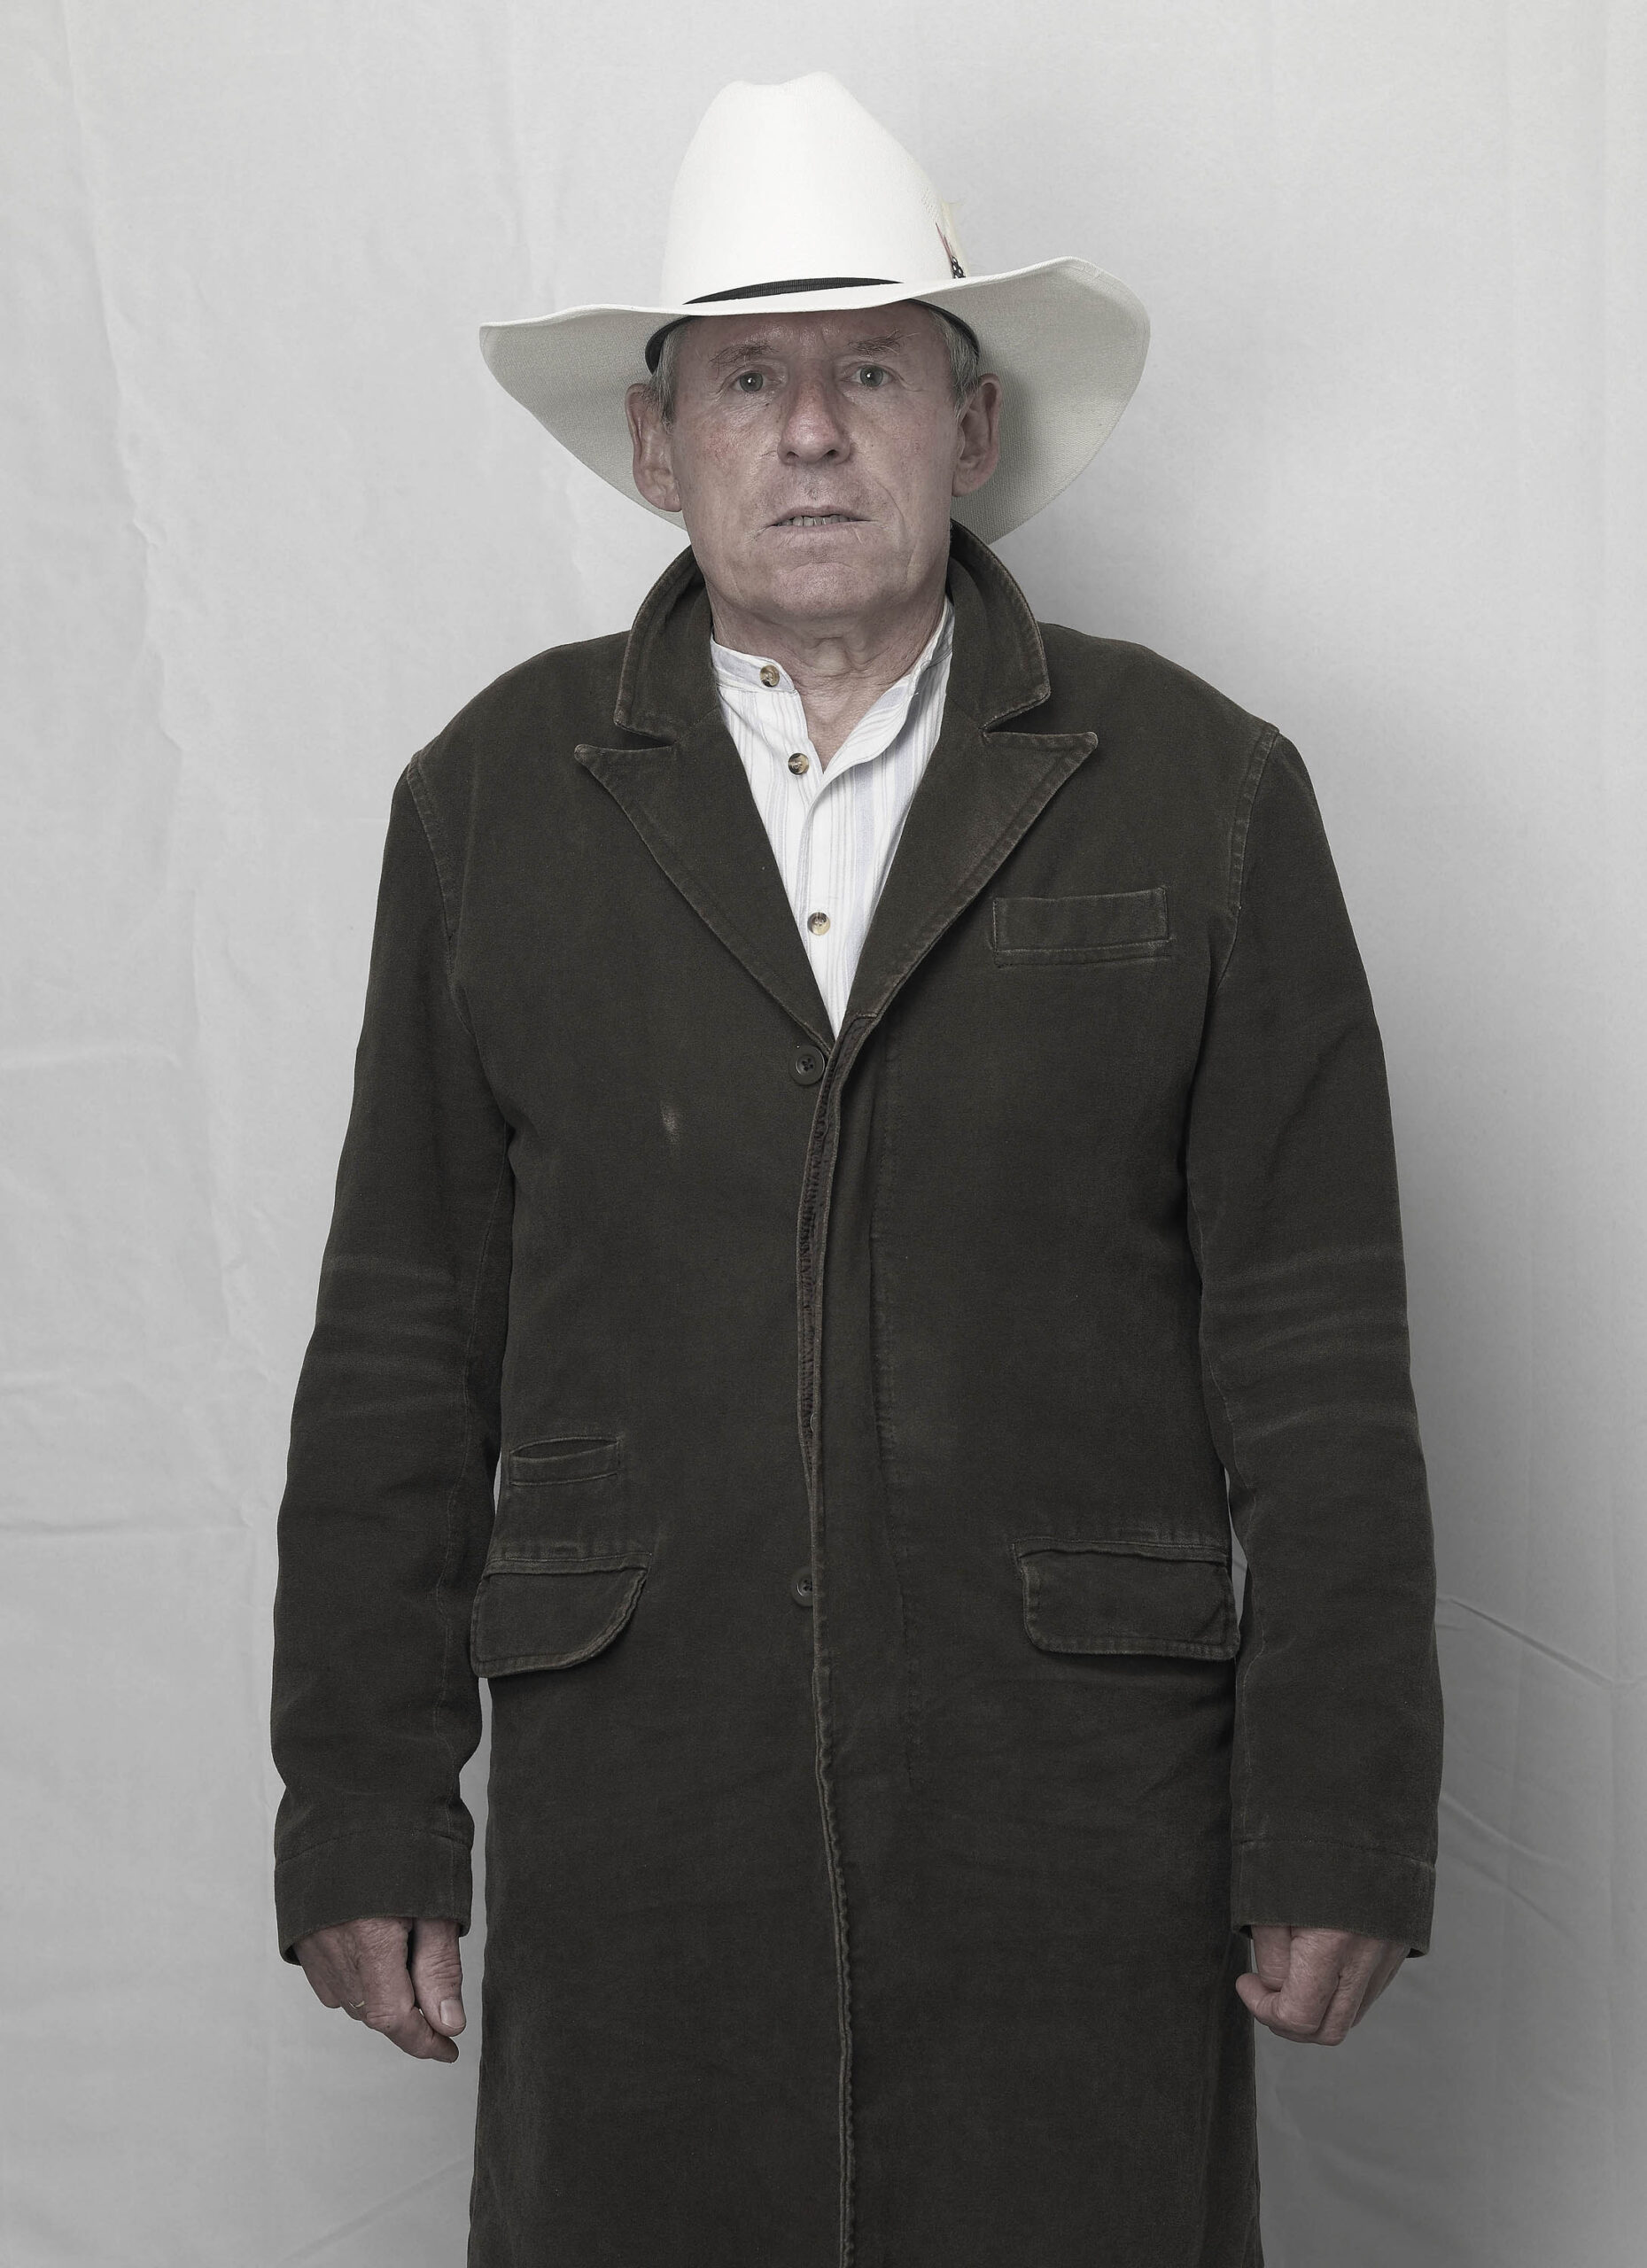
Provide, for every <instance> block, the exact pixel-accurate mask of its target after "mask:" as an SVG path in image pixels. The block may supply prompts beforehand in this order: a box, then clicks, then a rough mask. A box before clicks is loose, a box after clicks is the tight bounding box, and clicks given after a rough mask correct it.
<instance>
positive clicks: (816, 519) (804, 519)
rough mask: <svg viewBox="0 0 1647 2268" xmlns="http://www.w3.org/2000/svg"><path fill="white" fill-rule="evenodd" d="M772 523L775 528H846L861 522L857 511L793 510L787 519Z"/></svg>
mask: <svg viewBox="0 0 1647 2268" xmlns="http://www.w3.org/2000/svg"><path fill="white" fill-rule="evenodd" d="M858 525H860V522H859V520H858V515H857V513H856V512H791V513H790V514H789V517H788V518H787V519H782V520H774V521H773V527H775V528H846V527H857V526H858Z"/></svg>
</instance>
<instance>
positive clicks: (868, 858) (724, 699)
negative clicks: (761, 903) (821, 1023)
mask: <svg viewBox="0 0 1647 2268" xmlns="http://www.w3.org/2000/svg"><path fill="white" fill-rule="evenodd" d="M954 622H955V610H954V607H953V605H952V602H950V600H949V599H948V598H947V597H946V598H945V599H944V611H943V614H942V615H941V616H940V617H939V618H938V625H937V627H936V630H935V631H934V632H933V633H932V635H931V637H930V638H929V639H928V641H927V643H926V646H925V649H923V651H922V652H921V656H920V657H919V658H918V659H917V660H916V662H915V663H914V664H913V667H912V668H911V669H910V670H909V671H908V672H907V673H906V674H905V676H903V677H901V678H899V680H898V681H897V684H896V685H890V686H888V687H887V689H886V691H885V692H884V693H883V694H882V695H881V697H880V699H879V700H878V701H877V702H876V703H875V704H874V707H873V708H872V709H871V710H870V711H868V713H867V715H866V716H864V717H860V718H859V719H858V723H857V724H856V725H854V726H853V727H852V729H851V732H850V733H849V734H848V735H847V737H846V739H845V740H844V741H843V742H842V743H841V746H840V748H839V749H838V750H836V752H835V755H834V756H832V757H830V759H829V764H828V768H827V770H826V769H825V768H824V767H823V766H822V765H820V763H819V761H818V751H817V750H816V749H815V748H814V747H813V745H812V735H811V734H809V733H808V731H807V729H806V711H805V709H804V706H803V705H802V702H801V696H800V694H799V693H798V691H797V690H796V685H795V680H794V679H793V678H792V677H791V676H790V675H789V672H788V670H786V669H783V668H782V667H781V666H780V664H778V663H776V662H774V661H773V659H772V657H771V656H769V655H765V654H742V653H739V652H738V651H737V650H736V649H735V648H734V647H731V646H723V645H721V644H720V643H719V641H718V640H716V639H715V638H714V637H712V636H711V639H710V641H709V652H710V660H711V664H713V667H714V672H715V685H716V689H717V691H718V692H719V695H720V711H721V714H722V716H723V717H725V718H726V730H727V731H728V732H729V733H730V734H731V735H732V740H733V745H734V747H735V748H736V750H737V751H738V754H739V756H740V757H742V759H743V769H744V771H745V772H746V773H748V774H749V781H750V788H751V790H752V791H753V793H754V796H755V807H756V809H757V811H758V812H759V813H760V815H761V820H762V823H763V825H764V826H765V829H766V833H767V835H768V837H769V839H770V840H771V843H772V847H773V855H774V856H775V857H776V858H777V861H778V871H779V873H780V874H781V875H782V876H783V885H784V888H785V889H786V890H787V891H788V892H789V904H790V906H791V907H792V909H793V911H794V913H795V919H796V924H797V926H798V928H799V929H800V933H801V940H802V943H803V944H804V945H805V947H806V951H807V955H808V958H809V959H811V961H812V974H813V975H814V976H815V977H816V978H817V980H818V990H820V992H821V993H822V995H823V999H824V1006H825V1007H827V1009H828V1011H829V1021H830V1024H831V1026H832V1028H833V1029H835V1030H836V1031H838V1030H839V1029H840V1027H841V1016H842V1012H843V1009H844V1008H845V1006H846V999H847V995H848V993H849V992H850V991H851V989H852V975H853V971H854V970H855V969H856V968H857V967H858V954H859V952H860V951H862V950H863V943H864V939H865V937H866V936H867V934H868V930H869V921H870V916H871V915H872V914H873V913H874V910H875V904H876V901H877V900H878V898H879V897H880V896H881V890H882V885H883V883H884V882H885V881H886V878H887V872H888V869H889V868H890V866H891V864H892V854H893V852H894V851H895V850H897V841H898V836H899V835H901V834H902V832H903V828H904V819H905V813H906V812H907V811H908V809H909V802H910V797H911V796H913V794H914V792H915V789H916V788H918V787H919V786H920V784H921V774H922V773H923V772H924V771H925V770H926V768H927V758H928V757H929V756H930V755H931V753H932V749H933V743H934V742H936V739H937V736H938V727H939V726H940V725H941V724H942V723H943V721H944V694H945V692H946V691H947V690H948V687H949V673H950V651H951V647H952V641H953V636H954ZM763 669H766V670H775V671H776V672H777V682H776V684H774V685H770V686H768V685H765V684H763V683H762V681H761V672H762V670H763ZM797 757H804V758H805V762H804V764H798V765H797V764H796V763H795V762H793V761H792V759H795V758H797Z"/></svg>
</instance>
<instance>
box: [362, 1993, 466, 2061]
mask: <svg viewBox="0 0 1647 2268" xmlns="http://www.w3.org/2000/svg"><path fill="white" fill-rule="evenodd" d="M366 2021H367V2023H369V2024H370V2025H371V2027H372V2030H373V2031H381V2032H382V2034H383V2036H384V2038H385V2039H389V2040H392V2041H393V2043H394V2045H395V2046H396V2047H398V2048H399V2049H400V2053H401V2054H403V2055H410V2056H413V2057H415V2058H416V2059H418V2060H420V2061H422V2062H428V2063H455V2062H456V2061H457V2047H456V2043H455V2042H454V2041H453V2040H450V2039H446V2038H445V2037H444V2036H443V2035H442V2034H441V2033H440V2032H438V2031H434V2030H433V2028H432V2027H431V2024H430V2023H429V2020H428V2018H427V2017H426V2016H424V2014H423V2010H422V2009H421V2008H418V2007H416V2004H415V2003H414V2002H413V2000H412V1998H411V1990H410V1986H409V1985H408V1990H407V1998H406V2005H405V2006H404V2007H403V2008H399V2009H397V2010H396V2011H395V2012H394V2015H393V2018H392V2021H391V2020H390V2019H389V2018H387V2017H385V2018H383V2019H381V2020H374V2013H373V2010H372V2008H371V2007H370V2005H368V2008H367V2011H366Z"/></svg>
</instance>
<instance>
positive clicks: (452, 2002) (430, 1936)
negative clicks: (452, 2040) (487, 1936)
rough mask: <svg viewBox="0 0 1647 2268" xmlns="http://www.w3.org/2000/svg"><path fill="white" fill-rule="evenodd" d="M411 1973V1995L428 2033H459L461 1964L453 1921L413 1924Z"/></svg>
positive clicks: (462, 2020) (460, 2024)
mask: <svg viewBox="0 0 1647 2268" xmlns="http://www.w3.org/2000/svg"><path fill="white" fill-rule="evenodd" d="M411 1971H412V1992H413V1996H414V1998H415V1999H416V2002H417V2005H418V2008H420V2009H421V2010H422V2012H423V2018H424V2021H425V2022H426V2023H428V2024H429V2025H430V2027H431V2030H433V2031H438V2032H442V2033H445V2034H447V2036H450V2035H451V2034H453V2033H454V2032H459V2031H462V2029H463V2025H464V2023H465V2021H466V2019H465V2017H464V2014H463V1961H462V1955H461V1954H460V1953H459V1952H458V1949H457V1923H456V1922H451V1921H444V1920H439V1921H423V1922H413V1924H412V1947H411Z"/></svg>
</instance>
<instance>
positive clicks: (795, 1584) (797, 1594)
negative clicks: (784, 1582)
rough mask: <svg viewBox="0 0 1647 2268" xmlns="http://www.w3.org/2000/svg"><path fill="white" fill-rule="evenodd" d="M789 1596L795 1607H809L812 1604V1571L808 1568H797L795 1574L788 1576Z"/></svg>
mask: <svg viewBox="0 0 1647 2268" xmlns="http://www.w3.org/2000/svg"><path fill="white" fill-rule="evenodd" d="M789 1596H790V1597H791V1598H792V1599H793V1600H794V1601H795V1604H796V1606H810V1605H811V1604H812V1569H811V1568H810V1567H797V1568H796V1571H795V1573H793V1574H792V1575H791V1576H790V1578H789Z"/></svg>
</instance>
